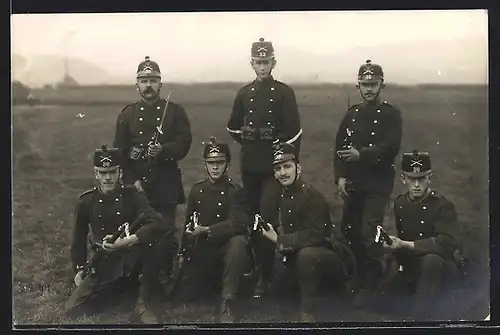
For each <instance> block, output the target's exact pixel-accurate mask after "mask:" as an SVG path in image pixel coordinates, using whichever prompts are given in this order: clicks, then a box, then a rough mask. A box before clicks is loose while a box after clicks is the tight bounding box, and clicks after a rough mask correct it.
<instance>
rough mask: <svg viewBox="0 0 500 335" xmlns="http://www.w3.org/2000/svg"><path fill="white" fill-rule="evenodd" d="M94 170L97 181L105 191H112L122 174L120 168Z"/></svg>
mask: <svg viewBox="0 0 500 335" xmlns="http://www.w3.org/2000/svg"><path fill="white" fill-rule="evenodd" d="M94 172H95V178H96V179H97V183H98V184H99V187H100V189H101V191H102V192H103V193H109V192H112V191H113V190H114V189H115V188H116V186H117V185H118V182H119V181H120V178H121V175H122V171H121V169H120V168H115V169H112V170H105V171H101V170H99V169H94Z"/></svg>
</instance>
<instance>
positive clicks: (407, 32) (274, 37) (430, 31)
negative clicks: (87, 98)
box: [11, 10, 488, 81]
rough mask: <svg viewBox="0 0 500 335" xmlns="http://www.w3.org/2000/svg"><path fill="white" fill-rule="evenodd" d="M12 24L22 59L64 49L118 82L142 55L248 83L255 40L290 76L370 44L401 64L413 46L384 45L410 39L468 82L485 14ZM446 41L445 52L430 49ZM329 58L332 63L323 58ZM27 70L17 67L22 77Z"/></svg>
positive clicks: (110, 17) (180, 72) (50, 17)
mask: <svg viewBox="0 0 500 335" xmlns="http://www.w3.org/2000/svg"><path fill="white" fill-rule="evenodd" d="M11 27H12V29H11V40H12V53H13V54H16V55H22V56H23V57H25V58H26V59H27V60H28V63H30V61H31V60H33V59H35V58H36V57H38V56H39V55H54V56H60V57H64V56H65V55H67V56H69V57H72V58H79V59H81V60H84V61H85V62H88V63H91V64H94V65H96V66H98V67H100V68H103V69H105V71H106V72H107V73H109V75H110V76H111V77H115V78H118V77H119V78H122V79H123V80H132V79H133V78H134V75H135V71H136V68H137V65H138V63H139V62H140V61H141V60H143V59H144V56H146V55H148V56H150V57H151V59H153V60H155V61H157V62H158V63H159V64H160V67H161V68H162V72H163V73H168V76H169V77H171V78H173V79H175V80H179V81H205V80H208V79H210V81H215V80H217V79H220V80H225V79H228V78H231V79H234V80H236V81H238V80H248V78H249V77H250V78H251V77H252V73H251V69H250V67H249V64H248V60H249V53H250V46H251V43H252V42H254V41H257V40H258V39H259V37H261V36H262V37H265V39H266V40H270V41H272V42H273V45H274V47H275V50H276V57H277V59H278V62H280V63H279V64H282V63H283V64H285V65H284V66H282V68H281V70H282V72H285V70H286V72H287V73H280V75H282V76H288V77H290V78H309V77H310V76H311V75H312V74H313V73H318V72H321V71H322V68H321V67H323V68H325V70H326V68H330V67H332V68H335V67H338V68H339V69H340V68H342V67H344V66H345V65H346V64H339V62H336V59H335V57H336V55H339V54H342V56H343V57H346V55H347V58H350V57H349V52H350V50H352V52H353V54H352V56H353V57H355V58H356V61H355V62H354V63H353V64H359V63H360V61H359V60H363V59H365V58H367V57H368V56H369V55H366V56H365V55H358V54H355V52H356V51H355V50H357V48H363V50H366V49H370V50H376V51H377V52H375V54H377V55H378V56H379V58H378V59H377V61H378V62H380V63H382V64H388V63H390V64H391V65H390V66H393V67H394V69H402V68H405V67H406V65H405V64H403V63H404V62H405V57H406V56H405V55H408V56H407V57H408V60H407V61H409V60H410V58H411V57H415V55H414V54H413V55H411V54H412V51H411V49H410V50H408V48H407V47H402V48H401V50H400V51H399V52H401V54H402V55H401V56H402V57H394V49H393V48H388V51H387V54H384V47H385V46H386V45H399V44H400V45H405V46H406V45H408V43H410V44H411V43H416V44H418V45H419V47H418V48H419V49H418V50H417V49H415V50H414V52H422V50H425V51H424V52H425V53H431V54H432V52H436V53H437V52H439V55H438V54H436V57H437V58H439V59H447V62H449V63H447V65H446V66H448V67H450V66H451V67H453V66H456V67H457V68H459V67H462V68H463V67H464V66H466V67H471V66H472V65H471V66H469V65H470V64H474V66H475V68H474V69H472V68H470V69H469V71H468V72H467V75H466V77H467V76H469V77H470V78H469V79H471V78H472V77H474V78H472V79H471V80H472V81H474V80H479V81H481V80H486V78H487V57H488V52H487V38H488V23H487V11H484V10H474V11H458V10H457V11H444V10H443V11H365V12H363V11H355V12H346V11H342V12H232V13H224V12H218V13H116V14H104V13H103V14H94V13H91V14H81V13H77V14H16V15H12V16H11ZM464 39H467V40H471V41H475V42H477V44H475V45H479V47H475V48H473V50H470V48H469V49H467V50H463V52H464V53H466V54H467V58H466V59H464V58H463V55H460V56H461V57H457V50H459V48H460V47H461V43H462V41H463V40H464ZM443 43H446V49H449V50H450V51H449V54H446V50H444V51H443V50H441V49H442V48H441V49H439V48H436V46H437V45H442V44H443ZM438 49H439V50H438ZM434 50H436V51H434ZM389 53H390V54H389ZM294 54H296V55H299V54H303V55H307V57H306V56H304V57H306V58H308V59H311V60H312V61H311V63H315V61H314V60H315V59H316V58H315V57H318V59H320V58H321V59H322V60H323V63H322V62H320V61H318V62H317V64H316V65H314V66H313V65H310V64H309V65H308V64H307V63H308V61H307V59H305V60H304V59H303V58H300V57H299V58H300V59H299V61H300V62H301V64H300V65H299V66H298V65H297V64H293V66H291V63H292V62H293V61H294V58H293V57H294ZM459 54H461V52H459ZM296 55H295V56H296ZM431 56H432V55H431ZM431 56H429V55H427V58H426V59H429V57H431ZM297 57H298V56H297ZM339 57H340V56H339ZM328 58H330V59H331V63H330V64H328V61H325V60H327V59H328ZM339 59H345V58H339ZM295 61H297V59H295ZM384 61H385V62H384ZM411 61H412V62H414V61H415V60H414V58H411ZM398 62H400V63H401V64H397V63H398ZM453 62H456V64H454V63H453ZM460 62H463V64H462V63H460ZM14 65H15V64H14ZM349 66H353V65H351V64H349ZM357 66H358V65H356V67H357ZM388 66H389V65H388ZM356 67H355V68H354V69H353V70H352V72H353V73H356V72H357V68H356ZM28 68H29V66H28V67H23V68H22V69H16V68H15V69H13V71H15V72H17V74H21V75H23V71H24V72H26V71H28ZM312 68H314V69H312ZM476 68H477V69H476ZM329 70H331V69H329ZM276 71H277V72H278V71H279V67H277V68H276ZM394 71H396V70H394ZM292 72H293V73H292ZM469 72H470V73H469ZM464 73H465V72H464ZM24 74H25V73H24ZM77 79H78V78H77ZM463 79H464V81H467V80H468V78H463Z"/></svg>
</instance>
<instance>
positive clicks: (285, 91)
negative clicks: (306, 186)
mask: <svg viewBox="0 0 500 335" xmlns="http://www.w3.org/2000/svg"><path fill="white" fill-rule="evenodd" d="M227 130H228V131H229V133H230V134H231V136H232V137H233V138H234V139H235V140H236V141H237V142H238V143H240V144H241V152H240V159H241V166H242V168H243V169H244V170H247V171H251V172H271V171H272V165H271V162H272V157H273V150H272V142H273V140H276V139H279V140H280V142H288V143H291V144H293V145H294V146H295V148H296V150H297V153H296V154H297V155H298V153H299V151H300V143H301V134H302V128H301V125H300V116H299V112H298V109H297V101H296V98H295V93H294V92H293V90H292V89H291V88H290V87H289V86H288V85H286V84H284V83H282V82H280V81H277V80H274V79H273V78H270V79H269V80H265V81H262V82H260V81H257V80H255V81H253V82H252V83H250V84H248V85H246V86H244V87H242V88H241V89H240V90H239V91H238V94H237V95H236V99H235V100H234V104H233V111H232V113H231V116H230V118H229V121H228V123H227Z"/></svg>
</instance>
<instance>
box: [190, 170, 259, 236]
mask: <svg viewBox="0 0 500 335" xmlns="http://www.w3.org/2000/svg"><path fill="white" fill-rule="evenodd" d="M194 211H196V212H197V213H198V224H199V225H201V226H206V227H210V230H211V234H210V240H213V241H216V242H224V241H227V240H228V239H229V238H231V237H233V236H235V235H242V234H243V235H244V234H246V231H247V229H246V227H248V226H249V225H250V224H251V221H250V216H249V215H248V210H247V207H246V203H245V195H244V192H243V188H242V187H241V186H240V185H238V184H237V183H235V182H234V181H232V180H231V179H230V178H227V177H223V178H221V179H220V180H219V181H218V182H217V183H214V184H213V183H211V182H210V180H209V179H208V178H207V179H205V180H203V181H199V182H197V183H196V184H194V185H193V187H192V188H191V191H190V193H189V196H188V203H187V208H186V225H187V223H188V220H189V217H190V216H191V214H193V212H194Z"/></svg>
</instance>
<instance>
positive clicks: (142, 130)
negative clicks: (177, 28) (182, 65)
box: [114, 57, 192, 273]
mask: <svg viewBox="0 0 500 335" xmlns="http://www.w3.org/2000/svg"><path fill="white" fill-rule="evenodd" d="M136 86H137V90H138V91H139V93H140V95H141V100H140V101H137V102H134V103H132V104H130V105H127V106H126V107H125V108H124V109H123V111H122V112H121V113H120V115H119V116H118V119H117V122H116V132H115V139H114V146H115V147H117V148H119V149H120V150H121V152H122V154H123V158H124V166H123V167H124V174H123V181H124V183H125V184H131V185H134V186H135V188H136V189H137V190H139V191H140V192H145V194H146V196H147V197H148V199H149V201H150V203H151V205H152V206H153V208H154V209H155V210H156V211H157V212H159V213H160V214H161V215H162V216H163V218H164V223H165V225H167V224H174V225H175V214H176V207H177V205H178V204H183V203H185V195H184V189H183V184H182V175H181V170H180V168H179V166H178V161H180V160H182V159H183V158H184V157H186V155H187V154H188V151H189V149H190V147H191V142H192V134H191V126H190V122H189V119H188V117H187V115H186V112H185V111H184V108H182V106H180V105H178V104H176V103H174V102H171V101H169V99H166V100H165V99H160V90H161V87H162V83H161V73H160V68H159V66H158V64H157V63H156V62H153V61H151V60H150V59H149V57H146V59H145V60H144V61H143V62H141V63H140V64H139V66H138V68H137V83H136ZM155 134H156V135H157V137H155ZM166 230H167V231H168V235H166V236H164V237H163V238H162V239H161V240H160V242H159V243H158V245H157V248H158V253H159V255H161V256H162V257H159V258H158V262H159V263H158V265H159V266H163V267H164V270H165V271H166V272H167V273H168V272H169V271H170V266H171V264H172V259H170V257H171V256H172V254H173V253H172V252H171V251H174V253H175V250H177V241H176V240H175V236H171V235H170V233H171V232H173V231H175V230H172V229H170V227H166Z"/></svg>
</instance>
